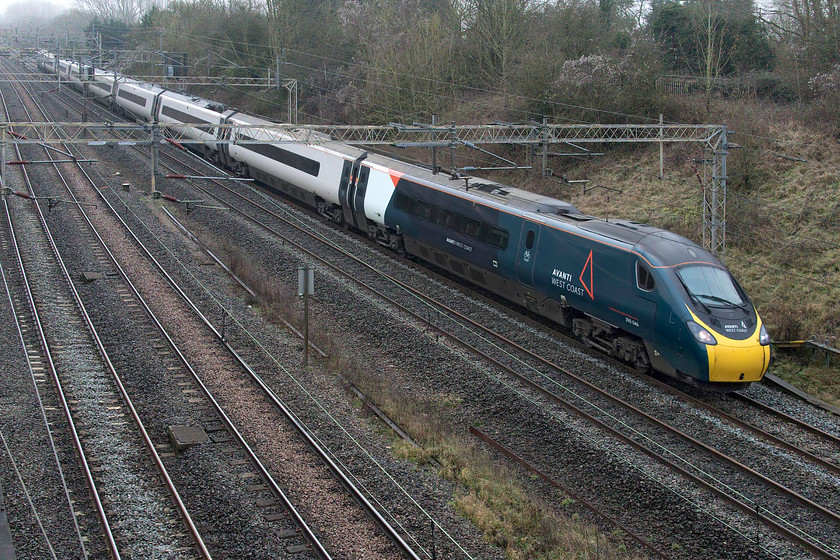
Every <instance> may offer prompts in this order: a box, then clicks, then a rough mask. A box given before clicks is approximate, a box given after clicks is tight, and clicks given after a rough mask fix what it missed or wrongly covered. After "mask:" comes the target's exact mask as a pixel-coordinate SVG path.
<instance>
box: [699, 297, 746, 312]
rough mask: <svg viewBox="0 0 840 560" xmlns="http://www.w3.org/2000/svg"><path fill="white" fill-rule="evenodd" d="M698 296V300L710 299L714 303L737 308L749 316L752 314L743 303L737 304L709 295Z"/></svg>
mask: <svg viewBox="0 0 840 560" xmlns="http://www.w3.org/2000/svg"><path fill="white" fill-rule="evenodd" d="M696 295H697V297H698V298H706V299H710V300H712V301H719V302H720V303H724V304H726V305H730V306H732V307H737V308H738V309H740V310H741V311H743V312H744V313H747V314H749V312H750V310H749V308H748V307H747V306H746V305H744V304H743V303H735V302H734V301H729V300H728V299H724V298H722V297H718V296H710V295H708V294H696Z"/></svg>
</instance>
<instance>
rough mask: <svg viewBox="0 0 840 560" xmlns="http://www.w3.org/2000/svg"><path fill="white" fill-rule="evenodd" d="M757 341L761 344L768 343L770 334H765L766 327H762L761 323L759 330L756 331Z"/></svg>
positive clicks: (765, 344)
mask: <svg viewBox="0 0 840 560" xmlns="http://www.w3.org/2000/svg"><path fill="white" fill-rule="evenodd" d="M758 343H759V344H761V345H762V346H767V345H768V344H770V335H769V334H767V329H765V328H764V325H761V330H760V331H758Z"/></svg>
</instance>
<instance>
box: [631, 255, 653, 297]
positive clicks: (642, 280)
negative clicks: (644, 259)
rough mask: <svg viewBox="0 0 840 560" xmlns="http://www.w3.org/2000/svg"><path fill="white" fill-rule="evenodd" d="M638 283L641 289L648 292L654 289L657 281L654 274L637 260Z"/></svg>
mask: <svg viewBox="0 0 840 560" xmlns="http://www.w3.org/2000/svg"><path fill="white" fill-rule="evenodd" d="M636 285H637V286H638V287H639V289H640V290H644V291H646V292H651V291H653V288H654V286H655V283H654V281H653V274H651V273H650V271H649V270H648V269H647V268H646V267H645V265H643V264H642V263H640V262H638V261H636Z"/></svg>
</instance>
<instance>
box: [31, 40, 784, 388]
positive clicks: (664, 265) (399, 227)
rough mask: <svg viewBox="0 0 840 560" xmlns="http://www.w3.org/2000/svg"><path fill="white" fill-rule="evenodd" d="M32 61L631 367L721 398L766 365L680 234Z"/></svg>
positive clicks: (725, 283) (735, 295) (726, 290)
mask: <svg viewBox="0 0 840 560" xmlns="http://www.w3.org/2000/svg"><path fill="white" fill-rule="evenodd" d="M39 67H40V68H41V69H42V70H44V71H46V72H50V73H58V74H60V75H62V79H64V80H67V81H68V82H70V83H72V84H74V87H77V88H79V89H81V87H82V80H83V79H87V81H88V83H89V91H91V92H94V96H95V97H96V98H97V99H98V100H100V101H101V102H102V103H105V104H110V105H111V106H112V107H114V108H115V109H117V110H119V111H121V112H122V113H124V114H127V115H131V116H133V117H134V118H136V119H139V120H144V121H157V122H161V123H167V124H169V125H172V126H177V127H178V129H179V130H180V132H181V133H182V134H184V135H186V136H187V137H188V138H190V139H192V140H193V142H192V143H191V144H190V145H189V147H190V148H191V149H194V150H196V151H198V152H200V153H201V154H202V155H204V156H205V157H207V158H209V159H212V160H214V161H216V162H218V163H220V164H222V165H225V166H227V167H228V168H230V169H233V170H235V171H237V172H238V173H240V174H242V175H245V176H249V177H253V178H255V179H257V180H259V181H260V182H261V183H262V184H263V185H265V186H266V187H267V188H269V189H271V190H273V191H276V192H279V193H283V194H285V195H287V196H290V197H292V198H295V199H296V200H299V201H301V202H303V203H305V204H307V205H309V206H310V207H312V208H314V209H316V210H317V211H318V212H319V213H320V214H322V215H323V216H325V217H326V218H327V219H329V220H331V221H333V222H335V223H337V224H342V225H345V226H348V227H351V228H353V229H356V230H358V231H359V232H361V233H362V234H364V235H367V236H369V237H370V238H372V239H375V240H376V241H377V242H379V243H380V244H382V245H383V246H386V247H389V248H391V249H393V250H396V251H399V252H401V253H406V254H410V255H413V256H415V257H417V258H419V259H422V260H424V261H427V262H429V263H432V264H434V265H435V266H438V267H440V268H442V269H445V270H447V271H449V272H451V273H452V274H455V275H457V276H459V277H461V278H464V279H466V280H468V281H470V282H472V283H474V284H476V285H479V286H481V287H483V288H485V289H487V290H489V291H491V292H493V293H495V294H498V295H499V296H501V297H503V298H506V299H508V300H510V301H512V302H516V303H518V304H520V305H522V306H523V307H526V308H528V309H529V310H531V311H532V312H534V313H537V314H539V315H542V316H544V317H547V318H549V319H551V320H553V321H555V322H556V323H558V324H560V325H563V326H565V327H567V328H568V329H570V330H571V331H572V332H574V334H575V336H577V337H578V338H579V339H580V340H582V341H583V342H584V343H585V344H587V345H588V346H590V347H592V348H596V349H598V350H600V351H602V352H604V353H606V354H609V355H610V356H614V357H616V358H618V359H620V360H623V361H624V362H627V363H629V364H632V365H633V366H635V367H636V368H637V369H639V370H650V369H653V370H656V371H659V372H662V373H665V374H667V375H670V376H673V377H676V378H679V379H683V380H687V381H689V382H692V383H695V384H700V385H703V386H705V387H712V388H715V389H716V390H723V391H732V390H737V389H738V388H741V387H744V386H745V385H748V384H749V383H752V382H755V381H759V380H760V379H761V378H762V376H763V375H764V373H765V371H766V370H767V368H768V366H769V363H770V346H769V344H770V337H769V336H768V334H767V331H766V329H765V328H764V325H763V324H762V321H761V318H760V317H759V315H758V313H757V311H756V309H755V307H754V305H753V304H752V302H751V301H750V299H749V297H748V296H747V294H746V293H745V292H744V290H743V289H742V288H741V286H740V285H739V284H738V282H737V281H736V280H735V279H734V278H733V276H732V275H731V274H730V273H729V271H728V270H727V269H726V267H724V266H723V264H722V263H721V262H720V261H719V260H718V259H717V258H715V257H714V256H713V255H712V254H711V253H709V252H708V251H706V250H705V249H703V248H701V247H700V246H698V245H697V244H695V243H693V242H692V241H690V240H688V239H686V238H684V237H681V236H679V235H676V234H674V233H671V232H669V231H666V230H662V229H659V228H655V227H651V226H648V225H644V224H641V223H637V222H632V221H627V220H615V219H611V220H605V219H602V218H597V217H594V216H589V215H586V214H583V213H581V212H580V211H579V210H578V209H577V208H575V207H574V206H572V205H571V204H569V203H567V202H563V201H560V200H556V199H552V198H549V197H545V196H540V195H536V194H533V193H530V192H527V191H524V190H520V189H516V188H513V187H510V186H506V185H503V184H500V183H496V182H492V181H485V180H479V179H473V180H472V181H470V182H468V181H466V180H463V179H453V178H451V177H450V176H448V175H442V174H433V173H432V172H430V171H428V170H426V169H425V168H422V167H419V166H414V165H409V164H406V163H403V162H400V161H398V160H395V159H391V158H387V157H384V156H380V155H376V154H368V153H367V152H364V151H362V150H359V149H357V148H355V147H352V146H347V145H343V144H339V143H336V142H324V143H318V144H290V143H286V142H284V143H280V141H281V140H288V139H287V138H286V137H284V136H283V135H282V133H281V132H278V131H277V130H270V129H268V128H266V125H269V124H272V123H270V122H269V121H266V120H263V119H260V118H258V117H255V116H253V115H249V114H247V113H242V112H239V111H236V110H234V109H230V108H227V107H224V106H221V105H220V104H218V103H215V102H213V101H210V100H206V99H201V98H197V97H192V96H188V95H183V94H181V93H177V92H172V91H169V90H166V89H163V88H160V87H157V86H152V85H149V84H144V83H140V82H137V81H134V80H131V79H129V78H126V77H123V76H119V75H117V74H108V73H105V72H102V71H100V70H98V69H94V68H91V67H84V66H82V67H80V66H79V64H77V63H74V62H72V61H64V60H58V59H57V58H55V57H54V56H52V55H50V54H49V53H42V54H41V56H40V57H39ZM190 124H200V125H202V126H203V128H200V129H199V128H195V127H190V126H189V125H190ZM207 124H233V125H239V126H238V127H236V128H213V129H208V128H207V126H206V125H207ZM254 140H258V141H261V142H271V141H272V140H277V141H278V143H276V144H272V143H263V144H254V143H250V144H249V143H248V142H253V141H254Z"/></svg>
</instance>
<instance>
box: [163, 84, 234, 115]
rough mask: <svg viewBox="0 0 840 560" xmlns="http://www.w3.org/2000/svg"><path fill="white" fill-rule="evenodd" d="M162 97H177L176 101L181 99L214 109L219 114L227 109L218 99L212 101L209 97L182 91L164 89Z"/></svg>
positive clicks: (204, 107)
mask: <svg viewBox="0 0 840 560" xmlns="http://www.w3.org/2000/svg"><path fill="white" fill-rule="evenodd" d="M163 97H164V98H170V99H177V100H178V101H182V102H184V103H191V104H193V105H197V106H199V107H201V108H203V109H209V110H210V111H215V112H216V113H219V114H220V115H221V114H222V113H224V112H225V111H227V110H228V107H227V105H225V104H224V103H220V102H218V101H212V100H210V99H206V98H204V97H199V96H197V95H190V94H189V93H186V92H182V91H173V90H166V92H165V93H164V94H163Z"/></svg>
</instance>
